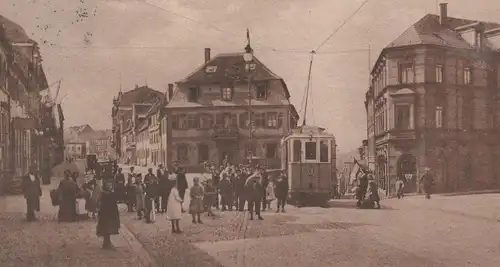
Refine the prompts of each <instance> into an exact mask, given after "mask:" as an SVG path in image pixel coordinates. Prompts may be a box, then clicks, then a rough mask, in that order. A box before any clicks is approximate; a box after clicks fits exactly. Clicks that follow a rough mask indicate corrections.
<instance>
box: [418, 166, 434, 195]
mask: <svg viewBox="0 0 500 267" xmlns="http://www.w3.org/2000/svg"><path fill="white" fill-rule="evenodd" d="M420 184H421V185H422V186H423V187H424V192H425V198H426V199H430V198H431V194H432V186H433V185H434V177H433V176H432V173H431V169H430V168H425V169H424V174H423V175H422V177H420Z"/></svg>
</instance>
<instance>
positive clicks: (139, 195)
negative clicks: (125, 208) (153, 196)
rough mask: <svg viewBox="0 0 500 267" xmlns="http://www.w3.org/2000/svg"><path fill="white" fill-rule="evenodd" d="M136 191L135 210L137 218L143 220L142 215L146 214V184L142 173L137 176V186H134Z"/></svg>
mask: <svg viewBox="0 0 500 267" xmlns="http://www.w3.org/2000/svg"><path fill="white" fill-rule="evenodd" d="M134 190H135V191H134V193H135V211H136V212H137V219H138V220H142V217H143V216H144V209H145V202H146V199H145V185H144V183H143V181H142V174H140V173H139V174H137V177H136V178H135V187H134Z"/></svg>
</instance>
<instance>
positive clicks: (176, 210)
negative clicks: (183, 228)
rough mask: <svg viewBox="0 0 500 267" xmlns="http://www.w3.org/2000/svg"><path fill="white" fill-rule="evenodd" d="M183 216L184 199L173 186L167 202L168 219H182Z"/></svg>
mask: <svg viewBox="0 0 500 267" xmlns="http://www.w3.org/2000/svg"><path fill="white" fill-rule="evenodd" d="M181 218H182V199H181V197H180V196H179V191H178V190H177V188H176V187H174V188H172V190H171V191H170V195H169V196H168V202H167V220H170V221H171V220H180V219H181Z"/></svg>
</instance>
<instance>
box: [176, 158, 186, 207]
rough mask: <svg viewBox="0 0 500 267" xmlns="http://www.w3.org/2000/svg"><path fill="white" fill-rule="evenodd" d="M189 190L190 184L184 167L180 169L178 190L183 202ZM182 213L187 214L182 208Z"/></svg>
mask: <svg viewBox="0 0 500 267" xmlns="http://www.w3.org/2000/svg"><path fill="white" fill-rule="evenodd" d="M187 188H188V183H187V179H186V169H185V168H183V167H179V168H178V172H177V190H178V191H179V196H180V197H181V199H182V201H183V202H184V196H185V194H186V190H187ZM182 212H185V211H184V207H182Z"/></svg>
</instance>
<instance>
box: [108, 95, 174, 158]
mask: <svg viewBox="0 0 500 267" xmlns="http://www.w3.org/2000/svg"><path fill="white" fill-rule="evenodd" d="M164 97H165V96H164V94H163V93H161V92H159V91H156V90H153V89H151V88H149V87H147V86H141V87H139V86H137V85H136V87H135V89H133V90H130V91H127V92H124V93H122V92H121V91H120V92H119V93H118V96H117V97H116V98H115V99H113V109H112V112H111V117H112V124H113V128H112V132H113V138H112V146H113V148H114V149H115V151H116V155H117V157H119V159H120V161H121V162H129V163H134V162H135V153H136V143H135V140H136V136H135V135H136V130H137V129H138V128H137V127H136V126H138V124H137V123H136V122H137V121H138V120H140V119H144V118H145V116H146V113H147V111H148V110H149V109H150V108H151V106H152V105H153V104H154V103H156V102H157V101H158V100H160V99H162V98H164ZM134 104H137V105H136V106H137V108H136V109H134ZM144 109H145V110H144ZM139 117H141V118H139Z"/></svg>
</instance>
